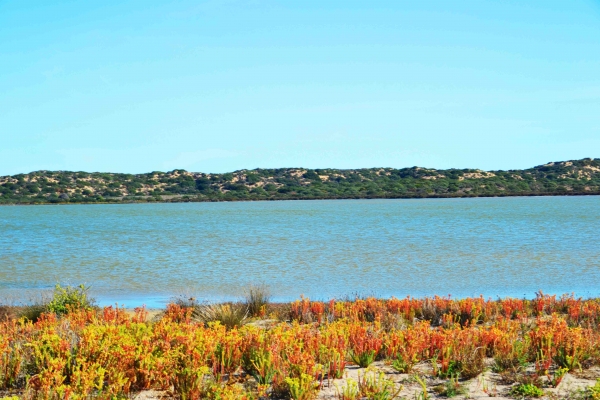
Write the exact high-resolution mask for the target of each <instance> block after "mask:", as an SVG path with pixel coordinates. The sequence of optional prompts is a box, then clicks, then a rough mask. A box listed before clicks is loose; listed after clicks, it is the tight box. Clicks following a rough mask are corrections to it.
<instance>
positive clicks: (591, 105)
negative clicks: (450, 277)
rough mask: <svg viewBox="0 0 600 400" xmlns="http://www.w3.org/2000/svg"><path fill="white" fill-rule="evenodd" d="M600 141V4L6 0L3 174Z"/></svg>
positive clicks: (555, 149)
mask: <svg viewBox="0 0 600 400" xmlns="http://www.w3.org/2000/svg"><path fill="white" fill-rule="evenodd" d="M583 157H600V1H581V0H569V1H565V0H558V1H553V0H540V1H524V0H521V1H507V0H499V1H482V0H477V1H466V0H461V1H447V0H440V1H400V0H394V1H388V2H385V1H364V0H363V1H349V0H343V1H308V0H303V1H261V0H255V1H225V0H222V1H204V2H202V1H187V0H178V1H152V0H141V1H111V0H102V1H93V0H86V1H51V0H44V1H34V0H32V1H24V0H14V1H13V0H0V175H5V174H15V173H21V172H30V171H33V170H40V169H50V170H57V169H61V170H85V171H109V172H148V171H153V170H162V171H167V170H171V169H174V168H184V169H187V170H190V171H203V172H224V171H232V170H236V169H242V168H257V167H263V168H268V167H309V168H323V167H334V168H357V167H380V166H383V167H407V166H408V167H410V166H413V165H418V166H423V167H433V168H451V167H457V168H482V169H488V170H489V169H511V168H526V167H530V166H534V165H539V164H543V163H546V162H548V161H559V160H566V159H576V158H583Z"/></svg>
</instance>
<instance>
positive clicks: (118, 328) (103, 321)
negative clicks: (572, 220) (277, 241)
mask: <svg viewBox="0 0 600 400" xmlns="http://www.w3.org/2000/svg"><path fill="white" fill-rule="evenodd" d="M86 290H87V289H86V288H85V287H78V288H62V287H60V286H57V288H56V290H55V294H54V297H53V298H52V299H50V300H49V302H48V303H47V304H46V305H42V307H41V308H43V309H44V312H42V313H41V314H40V315H39V316H38V317H37V318H36V319H35V321H34V320H33V319H31V318H28V317H27V316H19V312H20V311H24V310H22V309H21V310H19V309H16V308H15V309H12V310H9V308H10V307H0V309H1V310H2V311H3V320H2V321H1V322H0V398H2V396H6V397H7V398H11V396H18V397H24V398H28V399H62V398H70V399H79V398H99V399H109V398H110V399H114V398H132V396H134V395H137V394H139V393H148V392H152V393H155V394H156V393H159V394H160V396H159V397H158V398H176V399H268V398H273V399H294V400H299V399H303V400H305V399H315V398H317V397H320V398H332V399H333V398H335V399H346V400H350V399H365V398H366V399H382V400H385V399H393V398H411V399H413V398H418V399H429V398H440V397H461V398H464V397H465V396H468V395H469V388H471V389H472V388H474V387H477V390H479V391H480V392H481V393H485V395H488V396H498V397H500V396H509V397H513V398H523V397H541V396H545V397H547V398H571V399H598V398H600V389H599V388H600V383H598V384H594V377H591V378H590V374H593V373H595V372H594V371H596V372H597V371H598V365H599V364H600V300H598V299H588V300H583V299H580V298H575V297H574V296H572V295H564V296H562V297H559V298H557V297H556V296H548V295H544V294H543V293H538V294H537V295H536V297H535V298H534V299H532V300H525V299H514V298H505V299H498V300H485V299H483V298H466V299H457V300H454V299H451V298H449V297H437V296H436V297H433V298H422V299H415V298H410V297H407V298H404V299H396V298H391V299H388V300H383V299H376V298H357V299H355V300H351V301H349V300H344V301H336V300H331V301H329V302H320V301H310V300H309V299H307V298H301V299H300V300H297V301H294V302H292V303H287V304H273V303H269V302H268V301H267V300H268V295H266V294H264V295H262V294H260V293H258V292H257V291H258V290H260V289H256V288H255V289H254V293H253V294H249V295H248V297H247V298H246V300H243V301H240V302H239V303H228V304H220V305H205V304H201V303H198V302H196V301H195V300H194V299H189V300H186V301H180V302H174V303H172V304H169V305H168V306H167V308H166V310H164V312H162V314H160V315H158V316H156V317H155V318H153V319H151V320H149V319H148V312H147V311H146V310H145V309H144V308H139V309H136V310H135V312H128V311H127V310H124V309H120V308H114V307H106V308H103V309H100V308H98V307H94V306H93V301H91V300H90V299H89V298H88V297H87V294H86ZM256 298H260V302H256ZM258 305H260V306H258ZM257 306H258V307H257ZM13 308H14V307H13ZM233 310H237V311H233ZM352 373H354V375H353V376H354V377H352V376H350V377H348V375H352ZM586 374H587V375H586ZM492 375H493V376H495V378H494V379H495V380H493V381H492V378H491V376H492ZM577 376H580V377H581V376H587V377H588V378H587V380H588V381H589V382H588V384H587V385H583V386H580V387H576V388H571V390H570V391H569V392H568V393H567V392H558V391H557V390H559V389H560V388H561V385H562V386H564V383H563V382H564V380H565V379H575V378H572V377H577ZM474 385H476V386H474ZM332 388H335V390H334V389H332ZM327 390H329V393H333V394H331V396H330V397H325V394H326V392H327ZM565 393H566V394H565ZM145 398H147V397H145ZM155 398H157V397H155Z"/></svg>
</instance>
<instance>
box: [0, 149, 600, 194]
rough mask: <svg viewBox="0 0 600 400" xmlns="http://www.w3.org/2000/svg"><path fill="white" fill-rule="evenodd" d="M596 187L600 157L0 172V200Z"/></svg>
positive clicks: (588, 190)
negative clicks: (525, 162)
mask: <svg viewBox="0 0 600 400" xmlns="http://www.w3.org/2000/svg"><path fill="white" fill-rule="evenodd" d="M565 194H600V159H598V158H596V159H590V158H586V159H582V160H573V161H563V162H551V163H548V164H544V165H540V166H537V167H533V168H530V169H525V170H509V171H481V170H477V169H447V170H436V169H428V168H420V167H412V168H402V169H394V168H364V169H344V170H341V169H304V168H278V169H254V170H240V171H235V172H230V173H224V174H205V173H196V172H187V171H185V170H173V171H170V172H150V173H147V174H135V175H134V174H118V173H99V172H94V173H88V172H68V171H36V172H31V173H29V174H19V175H13V176H1V177H0V204H38V203H97V202H139V201H142V202H146V201H169V202H180V201H235V200H285V199H354V198H413V197H418V198H421V197H477V196H531V195H565Z"/></svg>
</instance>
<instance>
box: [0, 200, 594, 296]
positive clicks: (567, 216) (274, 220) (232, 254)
mask: <svg viewBox="0 0 600 400" xmlns="http://www.w3.org/2000/svg"><path fill="white" fill-rule="evenodd" d="M599 239H600V197H598V196H588V197H535V198H533V197H531V198H480V199H415V200H334V201H280V202H241V203H189V204H127V205H67V206H32V207H0V298H5V299H25V298H26V297H27V296H30V295H31V293H37V292H40V290H49V289H51V288H52V287H53V286H54V284H55V283H57V282H60V283H63V284H79V283H85V284H88V285H91V286H92V288H93V294H94V295H95V297H96V298H97V299H98V300H99V301H100V302H101V303H102V304H111V303H112V304H114V303H115V302H118V303H119V304H125V305H126V306H137V305H140V304H146V305H148V306H160V305H161V304H164V302H165V301H166V300H167V299H168V298H169V297H171V296H173V295H195V296H196V297H198V298H200V299H207V300H223V299H232V298H236V297H239V296H240V295H241V294H242V292H243V288H244V286H245V285H247V284H248V283H251V282H255V283H256V282H264V283H267V284H268V285H270V286H271V288H272V291H273V294H274V296H275V297H276V299H280V300H288V299H296V298H298V297H299V296H300V295H301V294H304V295H305V296H309V297H310V298H313V299H328V298H331V297H341V296H348V295H353V294H356V293H358V294H365V295H371V294H372V295H377V296H383V297H389V296H396V297H403V296H406V295H411V296H425V295H429V296H431V295H434V294H439V295H448V294H451V295H453V296H455V297H464V296H478V295H480V294H483V295H484V296H486V297H494V298H495V297H496V296H501V297H503V296H508V295H510V296H518V297H523V296H526V297H532V296H534V294H535V292H536V291H537V290H540V289H541V290H543V291H544V292H548V293H559V294H560V293H566V292H569V293H570V292H575V294H576V295H579V296H583V297H587V296H600V242H599Z"/></svg>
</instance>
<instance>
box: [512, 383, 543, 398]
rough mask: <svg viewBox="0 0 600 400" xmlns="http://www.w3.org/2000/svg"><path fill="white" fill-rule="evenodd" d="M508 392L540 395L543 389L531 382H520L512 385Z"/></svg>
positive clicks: (526, 395) (533, 395) (532, 395)
mask: <svg viewBox="0 0 600 400" xmlns="http://www.w3.org/2000/svg"><path fill="white" fill-rule="evenodd" d="M510 394H511V395H513V396H523V397H542V396H543V395H544V391H543V390H542V389H540V388H539V387H537V386H535V385H533V384H531V383H520V384H518V385H517V386H513V388H512V389H511V390H510Z"/></svg>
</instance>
